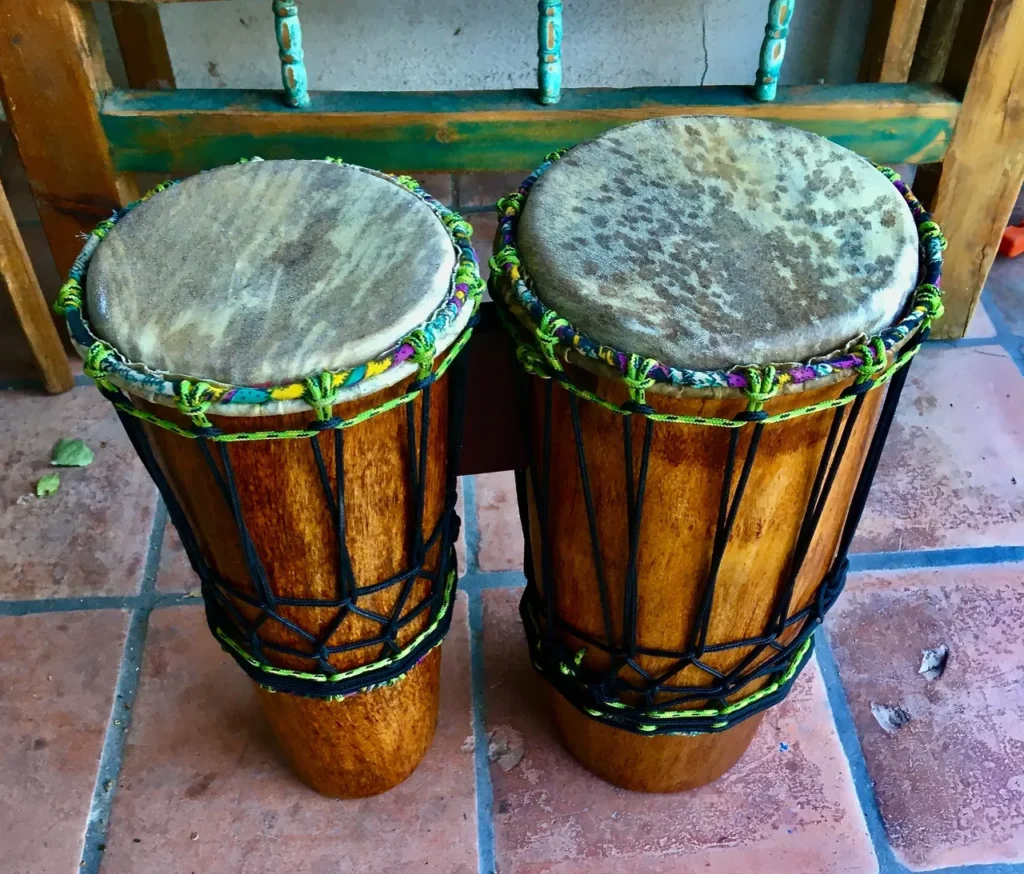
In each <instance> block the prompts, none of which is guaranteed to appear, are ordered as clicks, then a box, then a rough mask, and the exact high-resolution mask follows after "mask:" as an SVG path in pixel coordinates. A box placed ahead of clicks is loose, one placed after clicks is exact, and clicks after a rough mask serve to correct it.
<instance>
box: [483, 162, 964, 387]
mask: <svg viewBox="0 0 1024 874" xmlns="http://www.w3.org/2000/svg"><path fill="white" fill-rule="evenodd" d="M568 151H569V149H560V150H558V151H556V152H552V153H551V154H550V155H548V156H547V158H546V159H545V161H544V163H543V164H541V165H540V167H538V168H537V169H536V170H535V171H534V172H533V173H531V174H530V175H529V176H528V177H527V178H526V179H525V180H524V181H523V182H522V184H521V185H520V186H519V188H518V189H517V190H516V191H514V192H513V193H511V194H509V195H507V196H506V197H503V198H502V199H501V200H499V201H498V204H497V212H498V229H497V232H496V234H495V244H496V251H495V253H494V256H493V257H492V258H491V260H490V266H491V280H490V284H491V288H492V290H493V291H496V292H497V294H496V295H495V297H496V298H500V300H501V301H502V302H503V303H504V304H505V305H506V306H507V307H508V308H509V309H510V310H511V311H512V314H513V315H514V316H515V317H516V319H517V321H519V322H520V323H521V324H522V325H523V327H524V328H526V330H527V331H528V332H529V333H530V334H532V335H533V339H534V340H535V341H537V342H539V343H540V344H541V345H542V346H547V347H548V348H552V349H553V348H555V347H557V348H558V349H559V350H560V351H561V352H562V353H563V357H564V355H565V353H567V352H570V351H572V352H575V353H577V354H578V355H579V356H580V357H581V358H584V359H589V360H588V361H587V363H588V364H591V363H592V364H594V365H596V367H597V368H599V369H600V370H602V371H606V372H607V373H608V375H610V376H612V377H614V378H618V379H620V380H624V381H625V380H632V379H634V378H635V375H636V363H637V360H638V359H639V361H640V362H641V364H642V369H643V371H644V373H645V380H646V381H648V382H649V386H648V387H649V388H650V389H651V390H652V391H654V392H662V393H681V394H686V395H698V396H706V395H707V394H709V393H710V394H712V395H713V396H718V397H721V396H731V395H742V394H745V393H747V392H749V391H750V390H751V389H753V388H755V386H754V385H753V381H758V382H759V384H760V377H758V376H755V377H753V378H752V376H751V371H756V372H758V373H761V372H763V371H768V370H770V371H771V373H772V375H773V379H774V386H773V387H774V389H775V390H777V391H781V392H784V393H788V392H792V391H803V390H807V389H810V388H817V387H820V386H823V385H827V384H830V383H834V382H836V381H839V380H843V379H846V378H848V377H852V376H854V375H855V374H856V373H857V369H858V368H861V367H864V366H868V365H870V364H872V363H873V362H874V359H873V358H872V356H871V352H870V350H871V349H873V348H877V347H878V345H879V344H881V345H882V346H883V347H884V350H885V352H886V353H891V354H892V356H893V357H895V356H896V354H897V353H898V352H899V350H900V348H901V347H902V346H903V345H904V344H905V343H906V341H907V340H908V339H909V338H910V337H911V336H913V335H914V334H915V333H918V332H919V331H922V330H924V329H926V328H928V327H929V326H930V325H931V323H932V322H933V321H934V320H935V319H937V318H939V317H941V315H942V312H943V306H942V290H941V280H942V251H943V250H944V249H945V248H946V240H945V238H944V237H943V235H942V231H941V230H940V228H939V226H938V225H937V224H936V223H935V222H934V221H933V220H932V216H931V214H930V213H929V212H928V211H927V210H926V209H925V208H924V205H923V204H922V203H921V202H920V201H919V200H918V199H917V197H915V196H914V194H913V192H912V191H911V190H910V188H909V186H907V185H906V184H905V183H904V182H903V181H902V180H901V179H900V177H899V174H897V173H896V172H895V171H894V170H892V169H891V168H889V167H884V166H881V165H879V164H872V166H874V167H875V168H876V169H877V170H878V171H879V172H880V173H882V175H884V176H885V177H886V178H887V179H888V180H889V181H890V182H891V183H892V184H893V186H894V187H895V188H896V190H897V191H898V192H899V193H900V195H901V196H902V197H903V200H904V201H905V202H906V204H907V206H908V207H909V208H910V212H911V215H912V216H913V218H914V222H915V224H916V226H917V231H918V240H919V256H920V262H921V268H920V271H919V282H918V284H917V286H916V287H915V289H914V291H913V292H912V293H911V295H910V296H909V298H908V301H907V304H906V305H905V307H904V314H903V315H902V316H901V317H900V318H899V319H897V320H896V321H895V322H894V323H893V324H892V325H891V326H890V327H888V328H886V329H885V330H883V331H880V332H879V333H877V334H875V335H873V336H871V337H868V338H865V337H864V335H860V336H858V337H855V338H852V339H851V340H849V341H847V343H846V344H844V345H843V346H842V347H840V348H839V349H836V350H833V351H831V352H827V353H825V354H823V355H819V356H814V357H813V358H809V359H807V360H806V361H801V362H781V363H776V364H760V365H749V364H742V363H737V364H735V365H733V366H732V367H729V368H722V369H715V370H701V369H690V368H685V367H677V366H673V365H669V364H665V363H662V362H660V361H657V360H655V359H653V358H644V357H643V356H638V355H636V354H635V353H630V352H628V351H623V350H619V349H616V348H614V347H612V346H607V345H604V344H601V343H599V342H598V341H596V340H595V339H593V338H591V337H589V336H588V335H587V334H586V333H585V332H583V331H581V330H580V329H579V328H577V327H576V326H575V325H573V324H572V323H571V322H570V321H569V320H568V319H566V318H564V317H563V316H561V315H560V314H559V313H558V312H557V311H555V310H554V309H553V308H551V307H549V306H547V305H546V304H545V303H544V302H543V301H542V300H541V298H540V295H539V294H538V293H537V291H536V290H535V288H534V287H533V281H532V279H531V277H530V276H529V274H528V272H527V269H526V267H525V265H524V264H523V263H522V256H521V254H520V251H519V249H518V246H517V240H516V232H517V230H518V222H519V216H520V214H521V213H522V210H523V207H524V206H525V204H526V201H527V199H528V197H529V193H530V190H531V189H532V187H533V186H534V184H535V183H536V182H537V180H538V179H539V178H540V177H541V176H542V175H543V174H544V172H545V171H547V170H548V169H549V168H550V167H551V166H552V165H553V164H554V162H555V161H557V160H558V159H559V158H561V157H562V156H563V155H564V154H566V153H567V152H568ZM864 347H867V349H868V351H862V350H864ZM752 380H753V381H752ZM759 390H763V386H760V388H759Z"/></svg>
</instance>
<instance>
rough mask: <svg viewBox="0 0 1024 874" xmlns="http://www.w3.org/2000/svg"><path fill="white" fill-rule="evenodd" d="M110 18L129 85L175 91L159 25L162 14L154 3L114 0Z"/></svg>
mask: <svg viewBox="0 0 1024 874" xmlns="http://www.w3.org/2000/svg"><path fill="white" fill-rule="evenodd" d="M110 18H111V20H112V21H113V23H114V33H115V34H117V44H118V46H119V47H120V49H121V59H122V60H123V61H124V69H125V73H127V75H128V84H129V85H130V86H131V87H132V88H142V89H145V90H147V91H159V90H162V89H167V88H173V87H174V69H173V67H172V66H171V56H170V54H169V53H168V51H167V40H166V39H165V38H164V29H163V25H162V24H161V23H160V10H159V9H157V8H156V6H154V5H153V4H152V3H132V2H126V0H111V3H110Z"/></svg>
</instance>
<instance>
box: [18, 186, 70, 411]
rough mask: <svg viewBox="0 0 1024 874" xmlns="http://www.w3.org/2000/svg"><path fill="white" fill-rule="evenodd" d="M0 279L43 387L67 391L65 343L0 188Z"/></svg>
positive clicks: (68, 372) (49, 390)
mask: <svg viewBox="0 0 1024 874" xmlns="http://www.w3.org/2000/svg"><path fill="white" fill-rule="evenodd" d="M0 279H2V280H3V284H5V285H6V286H7V293H8V294H9V295H10V296H11V301H12V302H13V303H14V312H15V313H16V314H17V316H18V322H19V324H20V325H21V329H22V330H23V331H24V332H25V337H26V339H27V340H28V345H29V346H30V347H31V349H32V354H33V356H35V359H36V364H38V365H39V369H40V370H41V371H42V372H43V385H45V386H46V390H47V391H48V392H54V393H56V392H62V391H68V390H69V389H70V388H71V387H72V386H73V385H74V384H75V381H74V378H73V377H72V376H71V368H70V367H69V366H68V356H67V354H66V353H65V352H64V344H63V343H61V340H60V335H59V334H58V333H57V328H56V327H55V326H54V324H53V319H52V318H51V317H50V310H49V307H47V306H46V300H45V299H44V298H43V292H42V289H41V288H40V287H39V281H38V280H37V279H36V274H35V272H34V271H33V270H32V262H31V261H30V260H29V257H28V252H27V251H25V243H24V242H23V241H22V239H21V234H19V233H18V226H17V224H16V223H15V221H14V213H13V212H11V205H10V203H9V202H8V200H7V195H6V194H4V190H3V187H2V186H0Z"/></svg>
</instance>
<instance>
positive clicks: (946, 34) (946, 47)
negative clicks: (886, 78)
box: [909, 0, 964, 82]
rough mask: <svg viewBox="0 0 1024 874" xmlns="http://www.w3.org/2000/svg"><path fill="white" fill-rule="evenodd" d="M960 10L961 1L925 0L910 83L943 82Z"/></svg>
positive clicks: (911, 67) (962, 0)
mask: <svg viewBox="0 0 1024 874" xmlns="http://www.w3.org/2000/svg"><path fill="white" fill-rule="evenodd" d="M963 8H964V0H928V7H927V8H926V9H925V12H924V20H923V21H922V22H921V33H920V35H919V36H918V38H917V50H916V51H915V52H914V62H913V63H912V64H911V65H910V80H909V81H911V82H941V81H942V77H943V74H944V73H945V71H946V61H947V60H948V59H949V52H950V49H951V48H952V46H953V38H954V37H955V36H956V30H957V25H958V24H959V23H960V13H961V12H962V11H963Z"/></svg>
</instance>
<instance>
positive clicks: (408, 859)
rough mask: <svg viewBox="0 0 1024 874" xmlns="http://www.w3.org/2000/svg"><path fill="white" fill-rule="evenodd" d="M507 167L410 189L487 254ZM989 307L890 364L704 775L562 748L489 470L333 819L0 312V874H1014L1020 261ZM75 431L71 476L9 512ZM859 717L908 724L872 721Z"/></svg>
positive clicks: (511, 497) (135, 484) (1020, 780)
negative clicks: (819, 575)
mask: <svg viewBox="0 0 1024 874" xmlns="http://www.w3.org/2000/svg"><path fill="white" fill-rule="evenodd" d="M518 176H519V174H513V176H512V177H510V178H504V177H495V178H483V177H478V178H473V179H462V180H460V181H459V184H457V185H456V186H454V187H453V188H449V187H448V182H447V181H446V177H438V178H436V179H431V180H428V181H429V183H430V186H431V188H432V190H434V191H437V192H438V194H439V196H445V195H446V193H448V192H450V193H451V196H452V198H453V199H454V200H456V201H457V202H458V201H459V199H460V198H462V203H463V205H465V206H467V211H468V212H470V214H471V216H472V218H473V221H474V222H475V223H476V224H478V236H479V237H480V238H481V239H480V240H478V242H483V240H482V238H483V237H486V236H487V235H488V232H489V231H492V230H493V220H492V219H491V218H490V215H489V210H486V207H485V205H486V204H487V203H488V202H489V201H490V200H492V199H493V197H494V195H495V193H497V194H501V193H505V189H506V188H508V187H509V183H510V182H511V184H512V185H514V184H516V183H517V182H518ZM16 199H17V203H18V208H19V210H20V211H22V212H23V213H28V212H30V209H29V207H30V206H31V202H30V200H27V199H26V197H25V196H23V193H20V194H18V196H17V198H16ZM28 220H31V216H29V218H28ZM483 248H485V247H484V246H481V249H483ZM982 306H983V307H984V309H983V310H980V311H979V315H978V317H977V319H976V320H975V322H974V324H973V325H972V328H971V332H970V335H969V337H968V338H966V339H965V340H962V341H958V342H956V343H933V344H931V345H929V346H928V348H927V349H926V350H925V352H924V353H923V355H922V357H921V358H920V359H919V360H918V361H917V362H916V363H915V366H914V370H913V372H912V375H911V378H910V381H909V383H908V387H907V394H906V397H905V401H904V403H903V405H902V408H901V410H900V412H899V416H898V419H897V422H896V426H895V428H894V431H893V435H892V440H891V441H890V444H889V446H888V448H887V450H886V454H885V458H884V460H883V463H882V467H881V471H880V474H879V480H878V485H877V486H876V488H875V490H874V492H873V494H872V498H871V503H870V506H869V508H868V512H867V513H866V514H865V518H864V522H863V524H862V526H861V530H860V534H859V536H858V538H857V542H856V547H855V549H856V550H857V555H856V556H855V557H854V561H853V564H854V568H855V570H857V571H858V572H856V573H854V574H852V575H851V578H850V582H849V585H848V591H847V592H846V593H845V595H844V597H843V598H842V599H841V600H840V602H839V605H838V606H837V608H836V609H835V611H834V613H833V614H832V615H831V616H830V618H829V620H828V622H827V628H826V631H827V633H826V634H823V635H822V634H819V641H818V651H817V657H816V662H815V663H814V664H813V665H812V666H811V667H810V668H809V669H808V670H807V672H806V674H805V675H804V676H803V677H802V678H801V679H800V681H799V682H798V684H797V685H796V687H795V689H794V691H793V694H792V695H791V696H790V698H789V699H788V700H787V701H786V702H785V703H784V704H782V705H781V706H779V707H778V708H777V709H775V710H774V711H772V712H771V713H770V714H769V715H768V716H767V717H766V719H765V721H764V723H763V725H762V727H761V729H760V730H759V733H758V735H757V737H756V738H755V740H754V743H753V745H752V747H751V749H750V751H749V752H748V754H747V755H746V756H745V757H744V759H743V760H742V761H741V762H740V764H739V765H738V766H737V767H736V768H735V769H734V770H733V771H732V772H730V773H729V774H728V775H727V776H726V777H725V778H723V779H722V780H721V781H720V782H718V783H716V784H714V785H712V786H710V787H707V788H705V789H702V790H699V791H697V792H694V793H686V794H681V795H674V796H662V797H652V796H644V795H638V794H634V793H630V792H625V791H622V790H618V789H615V788H613V787H611V786H609V785H607V784H605V783H602V782H601V781H599V780H597V779H596V778H594V777H592V776H591V775H589V774H588V773H587V772H585V771H584V770H583V769H582V768H580V767H579V766H578V765H577V764H576V763H575V762H574V761H573V760H572V759H571V758H570V757H569V756H568V754H567V753H565V752H564V751H563V750H562V748H561V746H560V745H559V744H558V742H557V740H556V739H555V738H554V735H553V732H552V728H551V726H550V724H549V721H548V717H547V715H546V710H545V706H544V703H543V701H544V697H543V689H542V687H541V684H540V681H539V680H538V679H537V678H536V677H535V676H534V675H533V673H532V670H531V668H530V667H529V664H528V660H527V658H526V650H525V645H524V643H523V640H522V633H521V629H520V622H519V619H518V616H517V614H516V611H515V601H516V598H517V597H518V592H519V590H520V587H521V586H522V583H523V577H522V573H521V560H522V536H521V532H520V527H519V519H518V514H517V510H516V500H515V492H514V487H513V485H512V477H511V476H510V475H505V474H491V475H487V476H479V477H476V478H474V479H473V480H467V481H464V482H463V484H462V485H463V501H462V503H463V511H464V519H465V526H464V537H463V542H462V543H461V544H460V547H459V548H460V557H462V556H464V557H465V562H464V565H465V566H467V571H466V573H465V575H464V576H463V580H462V589H463V592H464V594H463V596H462V600H461V601H460V605H459V612H458V615H457V617H456V621H455V624H454V626H453V632H452V635H451V637H450V639H449V641H448V643H447V645H446V647H445V650H444V658H443V670H442V673H443V691H442V695H443V711H442V718H441V723H440V726H439V729H438V735H437V740H436V741H435V743H434V746H433V748H432V749H431V751H430V752H429V754H428V755H427V757H426V759H425V761H424V762H423V764H422V765H421V767H420V768H419V769H418V770H417V772H416V773H415V774H414V775H413V776H412V777H411V778H410V779H409V780H408V781H407V782H406V783H404V784H402V785H401V786H400V787H398V788H397V789H395V790H393V791H392V792H391V793H389V794H387V795H385V796H382V797H379V798H375V799H370V800H367V801H358V802H343V801H328V800H325V799H323V798H321V797H320V796H318V795H316V794H314V793H313V792H311V791H310V790H308V789H306V788H305V787H304V786H303V785H302V784H301V783H299V782H297V781H296V780H295V779H294V778H293V777H292V776H291V775H290V773H289V772H288V770H287V769H286V768H285V767H284V765H283V764H282V763H281V760H280V758H279V755H278V753H277V752H276V750H275V747H274V745H273V742H272V740H271V738H270V736H269V733H268V731H267V730H266V728H265V726H264V723H263V720H262V717H261V716H260V714H259V712H258V710H257V708H256V707H255V706H254V699H253V693H252V689H251V686H250V684H249V683H248V681H247V680H246V679H245V678H244V676H243V675H242V674H241V673H240V672H239V671H238V670H237V668H236V667H235V666H234V665H233V664H232V663H231V662H230V661H229V660H228V659H227V658H226V657H225V656H223V655H222V654H221V652H220V650H219V649H218V647H217V646H216V645H215V643H214V642H213V640H212V638H211V637H210V635H209V632H208V631H207V630H206V628H205V626H204V621H203V611H202V608H201V606H200V602H199V600H198V599H197V598H196V597H195V589H196V582H195V580H194V578H193V576H192V574H191V572H190V570H189V567H188V563H187V561H186V560H185V558H184V555H183V554H182V551H181V547H180V544H179V543H178V540H177V536H176V535H175V534H173V532H170V531H168V530H167V529H166V521H165V515H164V513H163V512H162V510H161V509H160V508H159V507H158V506H157V501H156V498H155V493H154V490H153V488H152V486H151V485H150V483H149V481H148V480H147V478H146V477H145V475H144V474H143V472H142V470H141V467H140V466H139V464H138V463H137V462H136V461H135V459H134V456H133V455H132V453H131V452H130V451H129V448H128V446H127V443H126V441H125V439H124V437H123V436H122V434H121V432H120V430H119V427H118V426H117V423H116V421H115V419H114V418H113V416H112V414H111V413H110V411H109V410H108V408H107V407H106V405H105V404H104V402H102V401H101V399H100V398H99V397H98V396H97V394H96V393H95V390H94V389H92V388H91V387H90V386H86V385H83V386H81V387H79V388H76V389H75V390H74V391H72V392H71V393H69V394H67V395H64V396H60V397H55V398H50V397H45V396H43V395H41V394H39V393H38V389H37V387H34V386H33V384H32V383H31V380H28V381H26V379H25V378H24V377H26V376H27V377H31V372H30V371H28V370H26V369H25V366H24V363H25V360H26V359H24V356H21V357H19V355H21V353H20V352H19V351H18V348H17V343H18V342H19V340H18V337H17V334H16V333H15V334H13V335H12V334H11V331H12V327H11V324H10V321H9V320H4V319H3V318H0V326H3V327H2V330H0V341H3V343H4V344H5V345H3V346H0V348H3V349H4V353H3V356H0V357H2V359H3V363H2V365H0V380H3V379H9V381H8V382H0V389H3V390H2V391H0V431H2V439H0V471H2V473H0V646H2V647H3V649H4V652H5V653H6V654H7V658H6V659H5V660H4V661H3V662H0V872H3V874H7V872H11V874H51V872H53V874H71V872H87V874H97V872H100V871H102V872H104V874H111V872H118V874H119V872H125V874H127V872H132V874H135V872H144V871H145V872H148V871H154V872H168V874H178V872H184V874H189V872H202V874H221V872H225V874H233V872H239V874H264V872H267V874H269V872H278V871H290V872H296V874H335V872H360V874H362V872H383V874H398V872H401V874H406V872H414V871H420V870H422V871H437V872H453V874H472V872H480V874H492V872H500V874H513V872H515V874H602V872H615V874H619V872H638V874H697V872H701V874H703V872H710V874H730V872H737V874H740V872H743V874H745V872H748V871H753V872H765V874H770V872H785V874H805V872H806V874H819V872H832V874H861V872H863V874H868V872H871V874H873V872H876V871H878V872H883V874H904V872H907V871H910V870H913V871H918V870H935V871H942V872H944V874H952V872H954V871H960V872H962V874H1024V728H1022V726H1024V644H1022V640H1024V354H1022V351H1021V346H1022V344H1024V258H1021V259H1017V260H1016V261H1003V260H997V263H996V266H995V269H994V271H993V279H992V281H991V282H990V285H989V288H988V291H987V292H986V295H985V298H984V301H983V305H982ZM2 315H3V314H2V313H0V317H2ZM8 340H10V343H8V342H7V341H8ZM8 349H10V350H11V351H10V352H8ZM12 362H13V364H12ZM19 368H20V369H19ZM15 378H17V380H16V382H11V381H10V380H13V379H15ZM12 385H14V386H15V387H14V388H12V387H11V386H12ZM72 435H73V436H81V437H85V438H86V439H87V441H88V442H89V443H90V444H91V445H93V447H94V448H95V449H96V450H97V458H96V462H95V463H94V464H93V465H92V466H91V467H89V468H86V469H81V470H69V471H64V473H63V484H62V488H61V491H60V492H59V493H58V495H56V496H54V497H52V498H48V499H45V500H41V499H36V498H34V497H33V498H28V497H26V496H27V495H29V493H30V492H31V489H32V487H33V485H34V483H35V481H36V480H37V479H38V478H39V476H41V475H42V474H43V473H45V472H48V470H49V467H48V460H49V453H50V448H51V446H52V444H53V442H54V441H55V440H56V439H58V438H59V437H64V436H72ZM940 643H941V644H944V645H946V646H948V647H949V653H950V654H949V659H948V662H947V666H946V671H945V673H944V674H943V675H942V676H941V677H940V678H938V679H936V680H934V681H928V680H926V679H925V678H924V677H923V676H921V675H920V674H918V672H917V669H918V665H919V663H920V658H921V650H923V649H926V648H929V647H932V646H936V645H938V644H940ZM873 704H874V705H876V706H877V705H885V706H899V707H901V708H903V709H904V710H905V711H906V713H907V714H909V717H910V721H909V722H908V723H907V724H906V725H904V726H903V727H902V728H900V729H899V730H898V731H896V732H895V733H893V734H889V733H886V732H885V731H884V730H883V729H882V728H881V726H880V725H879V723H878V722H877V721H876V719H875V718H874V717H873V715H872V705H873ZM492 731H496V732H498V734H497V735H496V737H503V738H505V739H509V738H512V739H515V738H516V736H517V733H518V735H521V736H522V740H523V755H522V758H521V759H520V760H519V761H517V762H515V763H514V764H512V765H511V766H509V765H510V763H509V761H505V763H504V766H503V765H502V763H501V761H496V762H494V763H489V762H488V758H489V756H488V733H489V732H492ZM506 767H507V768H508V769H507V770H506ZM965 866H966V867H965Z"/></svg>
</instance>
